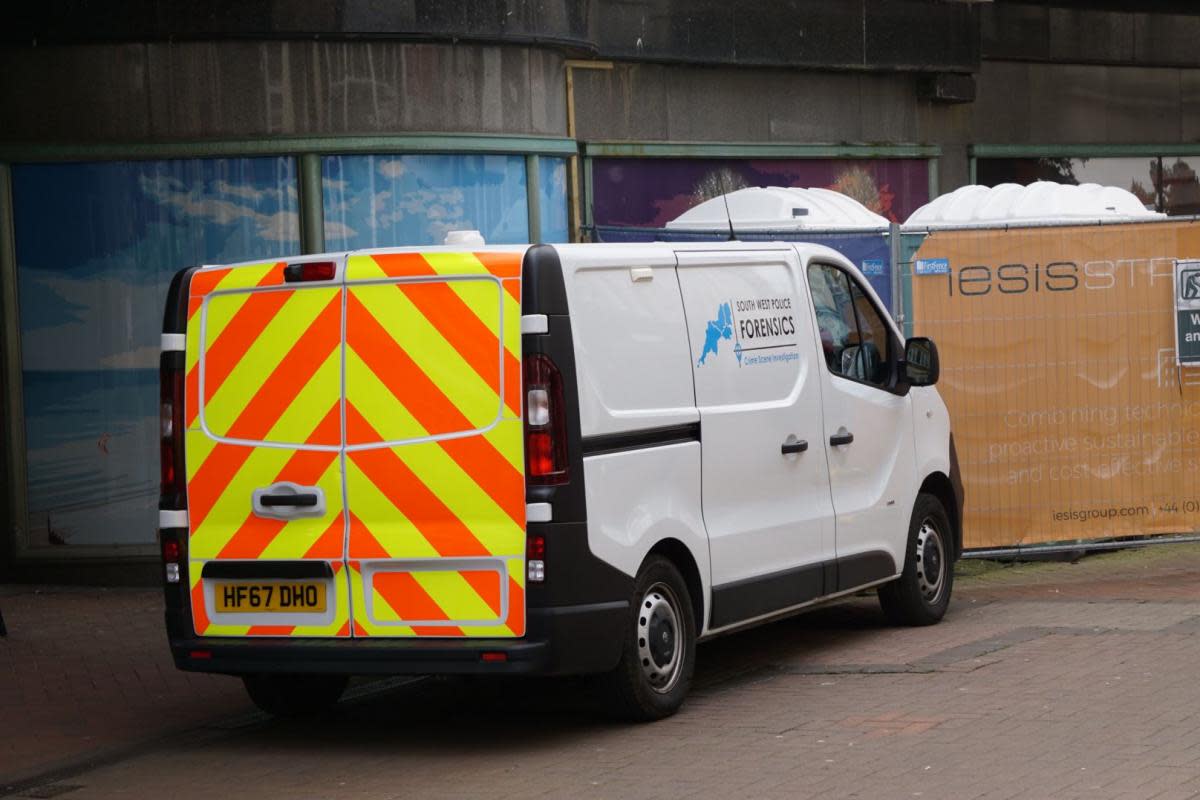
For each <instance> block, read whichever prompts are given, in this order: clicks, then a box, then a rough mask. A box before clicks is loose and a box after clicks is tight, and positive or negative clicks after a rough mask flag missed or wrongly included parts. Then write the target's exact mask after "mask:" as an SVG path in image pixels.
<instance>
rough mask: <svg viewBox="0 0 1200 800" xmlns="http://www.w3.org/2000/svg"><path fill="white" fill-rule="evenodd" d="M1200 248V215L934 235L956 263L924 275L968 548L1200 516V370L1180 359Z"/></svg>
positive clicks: (1187, 528)
mask: <svg viewBox="0 0 1200 800" xmlns="http://www.w3.org/2000/svg"><path fill="white" fill-rule="evenodd" d="M1197 256H1200V224H1197V223H1196V222H1192V221H1178V222H1157V223H1146V224H1136V225H1133V224H1131V225H1112V226H1080V227H1047V228H1022V229H1011V230H962V231H938V232H934V233H931V234H930V235H929V236H928V237H927V238H926V239H925V241H924V242H923V243H922V244H921V247H920V249H919V250H918V251H917V253H916V255H915V259H916V260H924V261H929V260H932V259H945V260H946V261H947V262H948V264H949V271H948V272H942V273H940V274H916V275H913V277H912V294H913V319H914V328H915V332H916V333H917V334H919V335H922V336H930V337H932V338H933V339H934V340H935V341H936V342H937V345H938V350H939V353H940V356H941V362H942V377H941V382H940V383H939V389H940V390H941V393H942V396H943V397H944V398H945V400H946V404H947V405H948V406H949V408H950V415H951V420H952V422H953V425H954V436H955V442H956V444H957V446H958V454H959V461H960V465H961V468H962V472H963V482H964V485H965V487H966V497H967V499H966V507H965V509H964V511H965V520H964V537H965V541H964V544H965V546H966V547H967V548H981V547H1004V546H1013V545H1030V544H1037V543H1042V542H1052V541H1072V540H1078V539H1103V538H1112V537H1121V536H1135V535H1146V534H1159V533H1177V532H1181V531H1182V532H1191V531H1194V530H1196V529H1197V528H1198V527H1200V369H1197V368H1184V369H1182V370H1179V369H1177V367H1176V363H1175V351H1174V348H1175V333H1174V329H1173V325H1174V303H1173V270H1174V261H1175V259H1176V258H1190V257H1197ZM935 263H936V262H935ZM939 266H941V267H944V265H943V264H939Z"/></svg>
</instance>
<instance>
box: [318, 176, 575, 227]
mask: <svg viewBox="0 0 1200 800" xmlns="http://www.w3.org/2000/svg"><path fill="white" fill-rule="evenodd" d="M321 172H322V180H323V184H324V199H325V245H326V247H328V248H329V249H330V250H342V249H353V248H360V247H389V246H403V245H422V244H441V243H442V241H443V240H444V239H445V236H446V233H447V232H448V231H452V230H462V229H475V230H478V231H479V232H480V233H482V234H483V236H484V238H485V239H486V240H487V241H488V242H489V243H490V244H516V243H520V242H527V241H529V209H528V206H527V201H526V197H525V158H524V156H505V155H405V156H383V155H364V156H358V155H355V156H328V157H326V158H324V159H323V160H322V165H321ZM563 186H564V199H563V209H564V213H565V209H566V200H565V186H566V184H565V179H564V183H563ZM564 227H565V226H564Z"/></svg>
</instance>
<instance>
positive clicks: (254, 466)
mask: <svg viewBox="0 0 1200 800" xmlns="http://www.w3.org/2000/svg"><path fill="white" fill-rule="evenodd" d="M229 446H235V447H236V446H237V445H229ZM295 452H296V451H295V450H291V449H288V448H283V447H255V448H253V452H252V453H251V454H250V457H249V458H247V459H246V462H245V463H244V464H242V466H241V468H240V469H238V471H237V474H235V475H234V476H233V479H232V480H231V481H229V485H228V486H227V487H226V488H225V490H224V491H223V492H222V493H221V496H220V497H218V498H217V501H216V502H215V503H213V506H212V509H211V510H210V511H209V512H208V514H207V515H206V516H205V517H204V521H203V522H201V523H200V525H199V526H197V527H193V529H192V535H191V539H190V540H189V542H188V547H189V550H190V552H191V554H192V555H193V556H195V557H197V558H215V557H216V555H217V553H219V552H221V549H222V548H224V547H225V545H227V544H229V541H230V540H231V539H232V538H233V536H234V534H235V533H237V530H238V528H239V527H241V525H242V523H243V522H244V521H245V519H246V516H247V515H248V514H249V512H250V497H251V494H252V493H253V492H254V490H255V489H261V488H263V487H265V486H270V485H271V484H272V483H273V482H274V480H275V478H276V476H278V475H279V472H280V470H282V469H283V467H284V465H285V464H287V462H288V459H290V458H291V457H292V456H293V455H294V454H295ZM337 463H338V458H337V457H336V456H335V457H334V458H333V464H334V466H336V465H337ZM340 477H341V476H340V471H339V470H336V469H334V470H329V471H327V472H326V473H325V474H324V475H323V476H322V478H321V481H320V482H319V485H320V487H321V488H322V489H324V490H325V503H326V508H327V511H328V514H327V515H326V516H325V517H321V518H301V519H294V520H291V521H289V522H288V523H287V532H286V534H280V536H281V537H286V538H287V540H288V541H298V540H303V541H309V542H312V541H316V539H317V537H319V536H320V535H321V534H322V533H324V532H325V529H326V528H327V527H329V523H330V521H331V520H332V518H333V517H334V515H336V514H337V513H338V512H339V511H341V510H342V486H341V481H340V480H339V478H340ZM284 546H285V545H282V544H281V545H280V547H284ZM305 549H307V548H305ZM293 554H294V557H296V558H299V557H300V556H302V555H303V554H304V550H301V549H299V548H298V547H297V548H296V549H295V550H294V551H293Z"/></svg>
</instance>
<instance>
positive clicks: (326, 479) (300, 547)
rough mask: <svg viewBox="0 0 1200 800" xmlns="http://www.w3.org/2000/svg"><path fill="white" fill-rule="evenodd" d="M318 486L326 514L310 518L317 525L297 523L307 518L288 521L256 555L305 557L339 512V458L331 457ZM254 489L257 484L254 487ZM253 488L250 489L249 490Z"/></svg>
mask: <svg viewBox="0 0 1200 800" xmlns="http://www.w3.org/2000/svg"><path fill="white" fill-rule="evenodd" d="M317 485H318V486H320V487H321V488H322V489H323V490H324V491H325V516H324V517H321V518H320V519H316V520H311V521H312V522H317V523H319V524H317V525H299V524H297V523H300V522H309V521H310V520H304V519H294V520H289V521H288V523H287V524H286V525H284V526H283V529H282V530H281V531H280V532H279V534H278V535H277V536H276V537H275V538H274V539H272V540H271V543H270V544H269V545H267V547H266V549H265V550H263V551H262V554H261V555H259V558H260V559H290V558H304V554H305V553H307V552H308V549H309V548H310V547H312V546H313V545H314V544H316V542H317V539H320V538H321V537H322V536H324V535H325V532H326V531H327V530H329V526H330V525H331V524H333V522H334V520H336V519H337V517H338V514H340V513H342V465H341V459H340V458H338V457H334V458H333V460H331V461H330V462H329V467H328V468H327V469H326V470H325V472H323V473H322V474H321V477H320V478H319V479H318V480H317ZM254 488H255V489H257V488H259V487H257V486H256V487H254ZM251 491H253V489H252V490H251Z"/></svg>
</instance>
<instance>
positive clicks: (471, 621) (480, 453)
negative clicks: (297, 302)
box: [345, 252, 525, 637]
mask: <svg viewBox="0 0 1200 800" xmlns="http://www.w3.org/2000/svg"><path fill="white" fill-rule="evenodd" d="M522 256H523V254H522V253H521V252H504V253H496V252H492V253H462V252H458V253H451V252H426V253H413V252H407V253H376V254H354V255H351V256H350V257H349V259H348V262H347V269H346V342H345V391H346V403H345V406H346V459H345V461H346V463H345V470H346V495H347V505H348V508H349V537H348V545H347V564H348V567H349V575H350V585H351V592H352V598H353V630H354V635H355V636H364V637H365V636H374V637H387V636H392V637H400V636H404V637H413V636H418V637H464V636H465V637H513V636H521V635H523V634H524V631H525V600H524V595H525V592H524V587H525V466H524V444H523V427H522V422H521V414H522V397H521V306H520V297H521V288H520V287H521V281H520V276H521V260H522Z"/></svg>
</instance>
